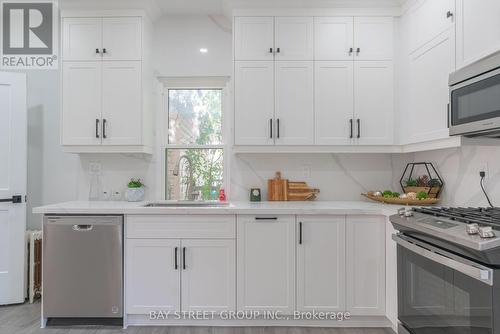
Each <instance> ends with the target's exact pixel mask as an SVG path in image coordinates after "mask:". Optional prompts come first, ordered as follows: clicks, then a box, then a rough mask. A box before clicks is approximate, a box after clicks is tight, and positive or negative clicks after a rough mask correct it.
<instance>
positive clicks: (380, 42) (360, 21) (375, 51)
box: [354, 17, 394, 60]
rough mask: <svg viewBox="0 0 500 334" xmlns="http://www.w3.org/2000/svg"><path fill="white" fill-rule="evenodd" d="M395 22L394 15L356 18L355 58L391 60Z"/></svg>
mask: <svg viewBox="0 0 500 334" xmlns="http://www.w3.org/2000/svg"><path fill="white" fill-rule="evenodd" d="M393 25H394V22H393V19H392V17H355V18H354V54H355V56H354V59H355V60H391V59H392V58H393V53H394V51H393V43H394V36H393V30H394V27H393Z"/></svg>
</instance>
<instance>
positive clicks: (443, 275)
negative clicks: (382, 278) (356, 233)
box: [393, 235, 493, 334]
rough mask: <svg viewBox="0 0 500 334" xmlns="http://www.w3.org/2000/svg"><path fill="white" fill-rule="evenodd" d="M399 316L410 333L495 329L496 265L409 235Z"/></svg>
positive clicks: (399, 238) (401, 245) (475, 333)
mask: <svg viewBox="0 0 500 334" xmlns="http://www.w3.org/2000/svg"><path fill="white" fill-rule="evenodd" d="M393 239H394V240H395V241H396V242H397V245H398V246H397V254H398V255H397V256H398V319H399V321H400V322H401V323H402V325H403V326H404V327H405V329H407V330H408V331H409V332H410V333H413V334H424V333H425V334H438V333H439V334H440V333H457V334H459V333H460V334H461V333H464V334H465V333H467V334H489V333H493V306H492V305H493V270H492V269H490V268H487V267H484V266H481V265H478V264H476V263H474V262H471V261H468V260H466V259H463V258H461V257H458V256H456V255H454V254H450V253H448V252H444V251H442V250H440V249H438V248H435V247H433V246H431V245H428V244H425V243H422V242H420V241H417V240H415V239H413V238H409V237H407V236H403V235H393Z"/></svg>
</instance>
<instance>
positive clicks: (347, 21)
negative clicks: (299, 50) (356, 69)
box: [314, 17, 354, 60]
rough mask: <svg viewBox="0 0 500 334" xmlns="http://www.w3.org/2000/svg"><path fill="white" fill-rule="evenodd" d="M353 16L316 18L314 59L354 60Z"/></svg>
mask: <svg viewBox="0 0 500 334" xmlns="http://www.w3.org/2000/svg"><path fill="white" fill-rule="evenodd" d="M353 43H354V25H353V18H352V17H315V18H314V59H315V60H352V59H353V57H354V44H353Z"/></svg>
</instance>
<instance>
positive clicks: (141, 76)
mask: <svg viewBox="0 0 500 334" xmlns="http://www.w3.org/2000/svg"><path fill="white" fill-rule="evenodd" d="M65 15H71V16H65ZM80 15H81V13H78V12H76V14H75V12H71V13H69V14H65V12H63V15H62V16H63V18H62V22H63V24H62V27H63V28H62V29H63V32H62V36H63V37H62V48H63V61H62V82H63V85H62V88H61V89H62V122H61V126H62V130H61V134H62V135H61V143H62V145H63V147H64V149H65V151H68V152H73V153H99V152H114V153H151V152H152V148H151V144H152V135H151V131H147V129H148V124H146V123H145V122H146V121H147V120H149V119H151V118H150V117H149V115H150V114H151V110H149V109H148V108H147V106H148V105H149V104H148V101H150V100H151V95H152V88H148V87H151V85H150V84H149V83H148V82H147V80H148V79H147V76H146V75H145V73H146V72H147V71H148V68H149V67H148V66H149V65H148V61H147V59H143V58H142V50H143V47H144V45H143V41H144V40H145V39H146V38H145V37H146V33H145V26H146V19H145V17H140V16H126V15H125V16H119V17H112V16H106V17H99V16H96V17H80ZM150 125H152V124H150Z"/></svg>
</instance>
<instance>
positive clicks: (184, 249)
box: [182, 247, 186, 270]
mask: <svg viewBox="0 0 500 334" xmlns="http://www.w3.org/2000/svg"><path fill="white" fill-rule="evenodd" d="M182 269H183V270H186V247H182Z"/></svg>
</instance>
